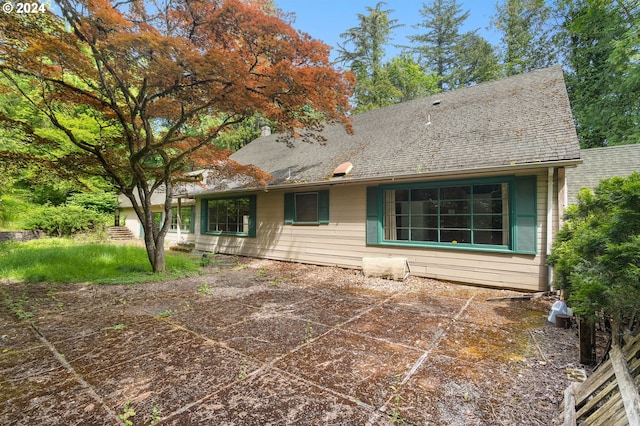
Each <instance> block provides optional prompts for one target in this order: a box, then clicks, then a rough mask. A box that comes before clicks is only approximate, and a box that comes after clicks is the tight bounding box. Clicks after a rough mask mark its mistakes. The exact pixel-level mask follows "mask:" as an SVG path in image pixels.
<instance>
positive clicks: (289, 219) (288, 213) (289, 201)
mask: <svg viewBox="0 0 640 426" xmlns="http://www.w3.org/2000/svg"><path fill="white" fill-rule="evenodd" d="M294 214H295V201H294V194H293V192H289V193H286V194H284V223H285V224H286V225H291V224H292V223H293V217H294Z"/></svg>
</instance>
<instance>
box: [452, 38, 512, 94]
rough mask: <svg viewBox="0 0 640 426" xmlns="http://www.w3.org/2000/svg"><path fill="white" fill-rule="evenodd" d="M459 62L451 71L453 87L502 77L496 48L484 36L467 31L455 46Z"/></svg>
mask: <svg viewBox="0 0 640 426" xmlns="http://www.w3.org/2000/svg"><path fill="white" fill-rule="evenodd" d="M454 53H455V57H456V58H457V60H458V62H457V65H456V66H455V67H454V69H453V71H452V73H451V82H452V86H453V87H464V86H470V85H473V84H477V83H482V82H485V81H492V80H498V79H500V78H501V77H502V67H501V66H500V63H499V59H498V54H497V52H496V48H495V47H493V46H492V45H491V43H489V42H488V41H487V40H485V39H484V38H483V37H481V36H479V35H477V34H475V33H467V34H465V35H464V36H463V37H462V41H461V43H458V44H457V45H456V46H454Z"/></svg>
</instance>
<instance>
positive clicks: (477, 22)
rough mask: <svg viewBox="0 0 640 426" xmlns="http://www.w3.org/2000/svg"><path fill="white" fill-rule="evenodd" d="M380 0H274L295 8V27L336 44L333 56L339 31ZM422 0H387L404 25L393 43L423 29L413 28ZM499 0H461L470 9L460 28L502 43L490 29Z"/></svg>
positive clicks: (354, 23) (353, 24)
mask: <svg viewBox="0 0 640 426" xmlns="http://www.w3.org/2000/svg"><path fill="white" fill-rule="evenodd" d="M378 1H379V0H275V4H276V5H277V6H278V7H279V8H280V9H282V10H283V11H284V12H294V13H295V22H294V24H293V26H294V28H296V29H298V30H302V31H304V32H306V33H308V34H309V35H311V36H312V37H313V38H316V39H319V40H322V41H324V42H325V43H326V44H328V45H329V46H331V47H333V48H334V49H332V54H331V58H332V59H333V58H335V54H336V53H335V47H336V46H337V44H338V43H339V42H342V40H341V39H340V34H342V33H343V32H345V31H346V30H348V29H349V28H353V27H356V26H358V17H357V15H358V14H359V13H360V14H364V15H366V14H367V6H369V7H371V8H375V6H376V4H377V3H378ZM425 2H426V1H423V0H395V1H394V0H387V1H386V6H384V5H383V7H382V9H383V10H388V9H391V10H393V12H392V13H391V14H390V17H391V19H397V20H398V23H399V24H404V27H401V28H397V29H395V30H394V39H393V40H392V41H391V44H402V45H409V40H408V39H407V38H406V36H407V35H414V34H419V33H420V32H421V31H422V29H419V28H413V25H415V24H417V23H418V22H420V21H421V19H422V15H420V12H419V11H420V10H421V9H422V5H423V3H425ZM496 2H497V0H458V4H459V5H460V6H461V9H462V11H463V12H465V11H467V10H468V11H469V17H468V18H467V20H466V21H465V22H464V25H463V27H462V31H461V32H467V31H472V30H476V29H477V30H478V35H480V36H482V37H484V38H485V39H486V40H487V41H489V43H491V44H493V45H498V44H499V39H500V37H499V34H498V33H497V32H495V31H490V30H488V29H487V27H488V26H489V23H490V21H491V17H492V15H494V14H495V8H496V6H495V5H496ZM398 53H400V50H399V49H394V48H392V47H391V46H389V47H388V48H387V56H388V57H393V56H395V55H396V54H398Z"/></svg>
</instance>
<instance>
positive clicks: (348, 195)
mask: <svg viewBox="0 0 640 426" xmlns="http://www.w3.org/2000/svg"><path fill="white" fill-rule="evenodd" d="M536 175H537V178H538V179H537V212H538V218H537V220H538V223H537V246H538V250H537V252H538V254H537V255H535V256H534V255H520V254H515V253H491V252H482V251H471V250H458V249H448V248H418V247H393V246H367V245H366V242H365V217H366V211H365V206H366V186H364V185H343V186H334V187H331V189H330V223H329V224H327V225H285V224H284V192H282V191H269V192H261V193H258V194H257V223H258V226H257V236H256V238H248V237H230V236H211V235H202V234H200V233H199V223H198V222H199V221H196V222H197V223H196V226H197V228H198V229H197V232H196V239H197V249H199V250H206V251H219V252H222V253H229V254H238V255H246V256H254V257H261V258H268V259H274V260H286V261H294V262H302V263H313V264H319V265H336V266H341V267H348V268H361V266H362V258H363V257H371V256H380V257H390V256H401V257H406V258H408V260H409V265H410V267H411V273H412V274H414V275H418V276H425V277H432V278H437V279H442V280H449V281H457V282H466V283H472V284H479V285H486V286H495V287H505V288H518V289H522V290H527V291H540V290H545V289H546V266H545V244H546V228H545V222H546V217H547V210H546V209H547V207H546V203H547V174H546V169H545V170H541V171H540V173H537V174H536ZM197 211H198V212H199V211H200V207H199V205H198V210H197ZM556 215H557V214H556ZM556 217H557V216H556Z"/></svg>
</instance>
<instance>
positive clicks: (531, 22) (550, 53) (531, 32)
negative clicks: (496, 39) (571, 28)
mask: <svg viewBox="0 0 640 426" xmlns="http://www.w3.org/2000/svg"><path fill="white" fill-rule="evenodd" d="M551 12H552V11H551V8H550V7H549V6H547V5H546V3H545V1H544V0H505V1H504V3H503V4H502V5H500V4H498V6H497V15H496V16H495V17H494V18H493V21H492V23H493V25H494V26H495V27H496V28H497V29H498V30H499V31H501V32H502V43H503V45H504V46H503V50H504V69H505V73H506V75H507V76H510V75H515V74H521V73H524V72H528V71H531V70H534V69H537V68H543V67H546V66H549V65H553V64H554V63H555V61H556V58H557V55H556V51H555V48H554V46H555V45H554V43H553V39H552V32H551V26H550V24H549V20H550V18H551Z"/></svg>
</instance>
